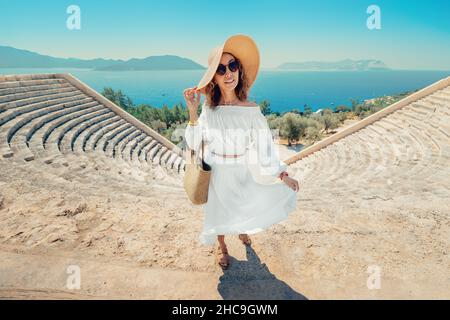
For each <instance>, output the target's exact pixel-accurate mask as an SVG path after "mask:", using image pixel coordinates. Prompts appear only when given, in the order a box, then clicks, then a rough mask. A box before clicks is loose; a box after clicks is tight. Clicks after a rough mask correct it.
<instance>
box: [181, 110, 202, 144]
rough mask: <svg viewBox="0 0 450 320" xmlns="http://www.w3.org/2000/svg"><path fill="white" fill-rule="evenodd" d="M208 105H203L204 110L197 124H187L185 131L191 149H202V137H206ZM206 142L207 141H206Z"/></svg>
mask: <svg viewBox="0 0 450 320" xmlns="http://www.w3.org/2000/svg"><path fill="white" fill-rule="evenodd" d="M205 109H206V106H205V105H203V106H202V112H201V113H200V116H199V117H198V120H197V125H195V126H191V125H189V124H188V125H187V126H186V129H185V131H184V138H185V140H186V144H187V146H188V147H189V149H192V150H195V152H196V153H198V151H199V150H200V147H201V142H202V137H203V139H205V124H206V111H205ZM205 142H206V141H205Z"/></svg>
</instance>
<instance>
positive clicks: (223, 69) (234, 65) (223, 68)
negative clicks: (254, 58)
mask: <svg viewBox="0 0 450 320" xmlns="http://www.w3.org/2000/svg"><path fill="white" fill-rule="evenodd" d="M227 66H228V69H229V70H230V71H231V72H236V71H237V70H238V69H239V61H237V60H233V61H231V62H230V63H229V64H227V65H223V64H219V66H218V67H217V71H216V73H217V74H218V75H219V76H223V75H224V74H225V73H227Z"/></svg>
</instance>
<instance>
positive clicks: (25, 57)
mask: <svg viewBox="0 0 450 320" xmlns="http://www.w3.org/2000/svg"><path fill="white" fill-rule="evenodd" d="M0 68H87V69H94V70H104V71H106V70H107V71H129V70H136V71H137V70H186V69H187V70H192V69H205V67H203V66H202V65H200V64H198V63H196V62H194V61H192V60H190V59H186V58H181V57H178V56H173V55H164V56H150V57H147V58H143V59H129V60H126V61H124V60H113V59H100V58H99V59H90V60H83V59H75V58H67V59H66V58H55V57H51V56H46V55H41V54H38V53H35V52H31V51H27V50H21V49H16V48H13V47H7V46H0Z"/></svg>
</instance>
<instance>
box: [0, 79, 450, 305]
mask: <svg viewBox="0 0 450 320" xmlns="http://www.w3.org/2000/svg"><path fill="white" fill-rule="evenodd" d="M449 142H450V78H446V79H443V80H441V81H438V82H436V83H434V84H431V85H430V86H428V87H426V88H423V89H421V90H419V91H417V92H415V93H413V94H411V95H410V96H408V97H406V98H404V99H403V100H401V101H399V102H397V103H395V104H393V105H391V106H389V107H387V108H385V109H383V110H381V111H379V112H377V113H375V114H373V115H371V116H369V117H367V118H365V119H363V120H361V121H359V122H357V123H355V124H353V125H351V126H350V127H347V128H344V129H343V130H341V131H339V132H338V133H336V134H334V135H333V136H331V137H328V138H326V139H324V140H322V141H320V142H318V143H316V144H314V145H313V146H310V147H308V148H305V149H304V150H302V151H301V152H299V153H298V154H295V155H294V156H292V157H291V158H289V159H285V162H286V163H288V164H289V169H288V171H289V173H290V175H291V176H294V177H296V178H297V179H298V180H299V182H300V192H299V193H298V196H297V209H296V211H294V212H293V213H292V214H291V215H290V216H289V218H287V219H286V220H284V221H282V222H280V223H279V224H276V225H274V226H272V227H271V228H269V229H268V230H266V231H265V232H261V233H257V234H254V235H253V236H252V239H253V244H252V246H251V247H245V246H242V243H240V241H239V240H238V239H237V237H231V236H227V237H226V239H227V245H228V248H229V252H230V254H231V257H232V260H231V267H230V269H229V270H226V271H222V270H220V269H219V268H217V266H216V265H215V263H214V247H209V246H202V245H201V244H200V243H199V242H198V235H199V233H200V231H201V227H202V220H203V214H202V207H201V206H194V205H192V204H191V203H190V202H189V200H188V198H187V197H186V195H185V193H184V190H183V188H182V179H183V176H184V168H185V161H184V158H183V153H182V150H180V149H179V148H178V147H177V146H175V145H174V144H173V143H172V142H170V141H168V140H167V139H165V138H164V137H163V136H161V135H159V134H158V133H157V132H155V131H154V130H152V129H151V128H148V127H147V126H145V125H144V124H143V123H141V122H140V121H138V120H137V119H135V118H134V117H132V116H130V115H129V114H127V113H126V112H124V111H123V110H122V109H121V108H119V107H117V106H116V105H114V104H113V103H111V102H110V101H108V100H107V99H105V98H104V97H103V96H101V95H100V94H98V93H97V92H95V91H94V90H92V89H91V88H89V87H88V86H87V85H85V84H84V83H82V82H81V81H79V80H78V79H76V78H74V77H73V76H71V75H70V74H39V75H37V74H36V75H9V76H0V166H1V174H0V261H1V262H0V271H1V272H0V297H3V298H58V299H59V298H62V299H72V298H75V299H76V298H81V299H84V298H92V297H94V298H96V297H97V298H98V297H100V298H117V297H119V298H130V297H131V298H162V299H179V298H187V299H189V298H206V299H208V298H211V299H236V298H243V299H256V298H260V299H268V298H275V299H277V298H278V299H304V298H313V299H314V298H374V299H376V298H447V299H448V298H450V293H449V290H448V288H449V281H450V271H449V268H448V266H449V265H450V257H449V250H448V248H449V247H450V239H449V237H448V234H449V232H450V222H449V221H450V219H449V210H448V199H449V197H450V180H449V177H450V169H449V168H450V166H449V164H450V143H449ZM69 265H77V266H79V267H80V269H81V274H82V277H81V279H82V280H81V288H80V289H79V290H75V291H74V290H68V289H67V287H66V281H65V279H66V278H67V276H68V275H67V267H68V266H69ZM371 270H372V271H371ZM373 270H378V271H379V274H380V279H381V285H380V287H379V288H378V289H373V288H370V285H369V279H371V278H370V277H369V276H370V275H371V272H373Z"/></svg>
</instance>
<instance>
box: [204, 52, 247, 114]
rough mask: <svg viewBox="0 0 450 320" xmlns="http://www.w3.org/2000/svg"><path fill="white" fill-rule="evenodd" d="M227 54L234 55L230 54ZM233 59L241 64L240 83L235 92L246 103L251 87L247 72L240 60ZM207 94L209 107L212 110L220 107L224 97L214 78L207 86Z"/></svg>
mask: <svg viewBox="0 0 450 320" xmlns="http://www.w3.org/2000/svg"><path fill="white" fill-rule="evenodd" d="M224 53H225V52H224ZM227 53H228V54H230V55H232V54H231V53H229V52H227ZM232 56H233V55H232ZM233 58H234V60H236V61H237V62H238V63H239V77H238V78H239V81H238V84H237V86H236V88H234V92H235V93H236V96H237V97H238V99H239V100H241V101H246V100H247V95H248V89H249V86H248V80H247V77H246V76H245V70H244V67H243V66H242V64H241V62H240V61H239V59H237V58H236V57H235V56H233ZM205 93H206V94H205V96H206V102H207V105H208V106H209V107H210V108H212V109H215V107H217V106H218V105H219V102H220V98H221V97H222V95H221V93H220V88H219V86H218V85H217V83H215V82H214V78H213V79H212V80H211V81H210V82H209V83H208V85H207V86H206V89H205Z"/></svg>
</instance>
